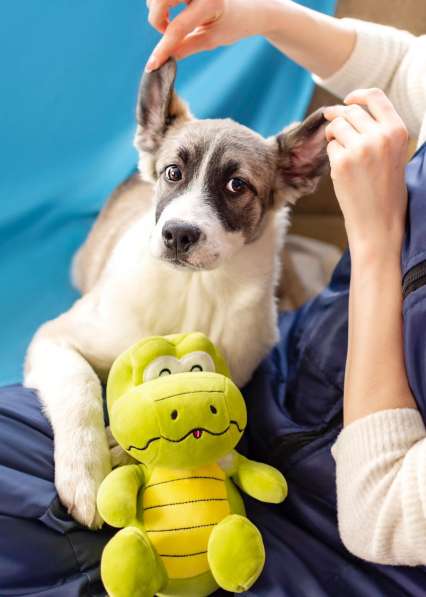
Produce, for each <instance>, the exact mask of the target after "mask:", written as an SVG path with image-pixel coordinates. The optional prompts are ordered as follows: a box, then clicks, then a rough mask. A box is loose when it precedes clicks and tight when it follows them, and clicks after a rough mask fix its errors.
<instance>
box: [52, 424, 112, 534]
mask: <svg viewBox="0 0 426 597" xmlns="http://www.w3.org/2000/svg"><path fill="white" fill-rule="evenodd" d="M110 470H111V458H110V452H109V448H108V442H107V438H106V434H105V430H104V429H103V428H102V429H97V428H93V427H92V428H89V429H78V430H74V431H73V432H72V434H70V436H69V437H68V438H66V439H64V438H63V437H62V438H59V437H58V438H57V439H55V485H56V490H57V492H58V495H59V498H60V500H61V502H62V504H63V505H64V506H65V507H66V508H67V510H68V513H69V514H70V515H71V516H72V517H73V518H74V519H75V520H76V521H77V522H79V523H80V524H82V525H84V526H87V527H90V528H92V529H98V528H100V527H101V526H102V522H103V521H102V519H101V517H100V516H99V513H98V511H97V508H96V496H97V493H98V489H99V485H100V484H101V483H102V481H103V480H104V478H105V477H106V475H107V474H108V473H109V472H110Z"/></svg>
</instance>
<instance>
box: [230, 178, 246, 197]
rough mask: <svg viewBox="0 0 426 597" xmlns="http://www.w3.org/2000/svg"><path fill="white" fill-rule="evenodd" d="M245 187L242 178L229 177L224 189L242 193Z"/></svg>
mask: <svg viewBox="0 0 426 597" xmlns="http://www.w3.org/2000/svg"><path fill="white" fill-rule="evenodd" d="M246 188H247V183H246V181H245V180H243V179H242V178H231V179H230V180H228V182H227V183H226V189H227V190H228V191H230V192H231V193H234V195H235V194H237V193H242V192H243V191H245V190H246Z"/></svg>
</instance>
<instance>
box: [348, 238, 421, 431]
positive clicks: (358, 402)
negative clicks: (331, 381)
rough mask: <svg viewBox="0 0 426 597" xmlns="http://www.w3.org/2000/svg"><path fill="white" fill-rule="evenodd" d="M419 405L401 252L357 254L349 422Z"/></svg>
mask: <svg viewBox="0 0 426 597" xmlns="http://www.w3.org/2000/svg"><path fill="white" fill-rule="evenodd" d="M391 408H415V402H414V399H413V397H412V394H411V391H410V388H409V385H408V380H407V374H406V370H405V363H404V352H403V334H402V292H401V270H400V265H399V256H398V252H397V251H394V250H392V247H389V249H388V251H387V252H386V253H383V254H380V253H377V254H368V255H358V254H354V256H353V264H352V277H351V290H350V307H349V345H348V359H347V367H346V377H345V393H344V413H345V415H344V416H345V424H348V423H350V422H352V421H354V420H356V419H359V418H361V417H364V416H367V415H369V414H371V413H373V412H376V411H379V410H386V409H391Z"/></svg>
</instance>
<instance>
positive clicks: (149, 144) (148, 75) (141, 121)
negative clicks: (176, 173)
mask: <svg viewBox="0 0 426 597" xmlns="http://www.w3.org/2000/svg"><path fill="white" fill-rule="evenodd" d="M175 78H176V61H175V60H174V59H173V58H169V60H168V61H167V62H166V63H165V64H164V65H163V66H162V67H161V68H159V69H158V70H155V71H152V72H144V74H143V77H142V80H141V83H140V87H139V95H138V100H137V105H136V120H137V123H138V128H137V132H136V137H135V145H136V148H137V149H139V150H140V151H143V152H147V153H155V152H156V151H157V149H158V148H159V147H160V145H161V143H162V141H163V138H164V136H165V134H166V132H167V129H168V128H169V127H170V126H171V125H172V124H175V123H177V122H178V121H179V120H182V122H183V121H184V120H188V119H189V118H190V116H191V115H190V113H189V110H188V109H187V107H186V105H185V103H184V102H183V101H182V100H180V99H179V98H178V96H177V95H176V93H175V92H174V83H175Z"/></svg>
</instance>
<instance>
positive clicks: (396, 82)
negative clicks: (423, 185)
mask: <svg viewBox="0 0 426 597" xmlns="http://www.w3.org/2000/svg"><path fill="white" fill-rule="evenodd" d="M343 20H344V21H345V22H346V23H348V24H349V25H350V26H351V27H353V28H354V29H355V31H356V33H357V40H356V43H355V47H354V50H353V52H352V54H351V55H350V57H349V58H348V60H347V61H346V63H345V64H344V65H343V66H342V67H341V68H340V69H339V70H338V71H337V72H336V73H334V74H333V75H332V76H331V77H329V78H328V79H320V78H319V77H315V76H314V79H315V82H316V83H318V84H319V85H321V86H322V87H325V88H326V89H328V90H329V91H331V92H332V93H334V94H335V95H337V96H338V97H340V98H344V97H345V96H346V95H347V94H348V93H350V92H351V91H354V90H355V89H368V88H370V87H378V88H380V89H382V90H383V91H384V92H385V93H386V94H387V95H388V96H389V97H390V99H391V101H392V102H393V104H394V105H395V108H396V109H397V111H398V112H399V114H400V115H401V117H402V119H403V120H404V122H405V124H406V126H407V128H408V130H409V132H410V135H411V136H412V137H418V135H419V133H420V129H421V126H422V122H423V118H424V115H425V113H426V35H422V36H420V37H415V36H414V35H412V34H411V33H408V32H407V31H401V30H399V29H395V28H393V27H386V26H384V25H377V24H376V23H370V22H367V21H358V20H356V19H343Z"/></svg>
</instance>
